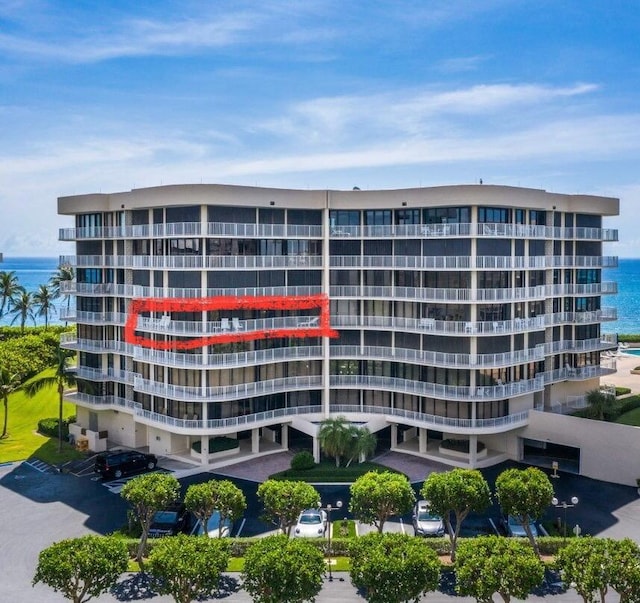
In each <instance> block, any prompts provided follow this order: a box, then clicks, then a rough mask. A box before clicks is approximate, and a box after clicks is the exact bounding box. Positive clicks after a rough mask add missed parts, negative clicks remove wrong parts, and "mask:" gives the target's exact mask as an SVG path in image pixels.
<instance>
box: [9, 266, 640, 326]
mask: <svg viewBox="0 0 640 603" xmlns="http://www.w3.org/2000/svg"><path fill="white" fill-rule="evenodd" d="M58 262H59V259H58V258H57V257H55V258H25V257H6V256H5V258H4V261H3V262H2V263H0V270H6V271H10V270H15V272H16V275H17V276H18V280H19V281H20V284H21V285H22V286H23V287H24V288H25V289H26V290H27V291H35V290H36V289H37V288H38V286H39V285H46V284H47V283H48V282H49V279H50V278H51V277H52V276H53V274H54V273H55V272H56V270H57V269H58ZM602 279H603V280H605V281H616V282H617V283H618V293H617V295H605V296H603V299H602V305H603V306H614V307H616V308H617V309H618V320H617V321H615V322H605V323H603V324H602V330H603V332H605V333H640V259H621V260H619V263H618V267H617V268H612V269H606V270H603V276H602ZM58 303H61V300H58ZM10 321H11V318H9V319H7V318H6V317H3V318H2V319H0V324H9V322H10ZM50 322H51V323H52V324H56V323H60V322H61V321H60V320H59V319H58V317H57V314H54V315H53V317H52V318H51V319H50ZM43 323H44V321H43V320H42V318H39V319H38V324H43Z"/></svg>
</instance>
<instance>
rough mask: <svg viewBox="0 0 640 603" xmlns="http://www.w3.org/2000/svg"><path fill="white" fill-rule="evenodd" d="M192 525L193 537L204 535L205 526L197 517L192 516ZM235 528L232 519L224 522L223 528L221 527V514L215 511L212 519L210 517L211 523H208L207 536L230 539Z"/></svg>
mask: <svg viewBox="0 0 640 603" xmlns="http://www.w3.org/2000/svg"><path fill="white" fill-rule="evenodd" d="M191 523H192V525H193V528H192V529H191V532H190V534H191V535H192V536H202V535H203V534H204V524H203V523H202V522H201V521H200V520H199V519H196V518H195V517H193V516H192V522H191ZM232 527H233V523H232V522H231V520H230V519H225V520H224V521H223V522H222V527H221V526H220V512H219V511H214V512H213V514H212V515H211V517H209V521H208V522H207V534H208V536H209V538H219V537H222V538H228V537H229V536H231V528H232Z"/></svg>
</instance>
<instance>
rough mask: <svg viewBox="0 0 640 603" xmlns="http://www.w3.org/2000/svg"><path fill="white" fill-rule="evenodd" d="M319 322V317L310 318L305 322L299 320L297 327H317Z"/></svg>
mask: <svg viewBox="0 0 640 603" xmlns="http://www.w3.org/2000/svg"><path fill="white" fill-rule="evenodd" d="M319 322H320V317H319V316H312V317H311V318H308V319H307V320H299V321H298V326H299V327H317V326H318V323H319Z"/></svg>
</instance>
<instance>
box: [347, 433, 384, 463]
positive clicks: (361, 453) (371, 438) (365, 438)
mask: <svg viewBox="0 0 640 603" xmlns="http://www.w3.org/2000/svg"><path fill="white" fill-rule="evenodd" d="M377 444H378V438H377V437H376V435H375V434H373V433H371V432H370V431H369V429H368V428H367V427H355V426H354V427H353V430H352V436H351V449H350V450H349V461H348V462H347V467H348V466H349V465H351V463H352V461H353V459H355V458H357V459H359V461H360V462H363V461H365V460H366V459H367V457H369V456H371V455H372V454H373V453H374V452H375V450H376V446H377Z"/></svg>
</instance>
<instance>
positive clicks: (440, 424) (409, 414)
mask: <svg viewBox="0 0 640 603" xmlns="http://www.w3.org/2000/svg"><path fill="white" fill-rule="evenodd" d="M65 399H66V400H68V401H69V402H72V403H75V404H79V405H81V406H87V407H89V408H95V409H107V408H113V409H117V410H124V411H125V412H127V411H128V412H131V414H132V415H134V417H135V418H136V419H137V420H142V421H144V422H145V423H148V424H150V425H154V426H159V427H165V428H168V429H171V430H176V431H189V432H192V433H197V432H201V431H203V432H207V431H211V430H227V431H229V430H232V429H240V428H243V429H246V428H247V427H248V426H252V425H260V424H269V423H271V424H273V423H277V422H282V421H283V420H286V419H288V418H291V417H295V416H305V415H318V416H319V417H321V416H322V414H323V411H322V407H321V406H295V407H291V408H279V409H275V410H270V411H264V412H259V413H252V414H247V415H242V416H239V417H228V418H225V419H209V420H206V421H205V420H202V419H179V418H177V417H169V416H167V415H164V414H161V413H157V412H153V411H150V410H144V409H143V408H142V405H141V404H140V403H138V402H132V401H129V400H125V399H123V398H118V397H116V396H104V397H101V396H92V395H88V394H82V393H72V394H68V395H66V396H65ZM331 412H332V413H340V414H351V415H357V416H359V417H362V418H361V419H360V420H362V421H365V420H366V419H367V417H368V416H372V415H384V416H388V417H394V418H399V419H404V420H406V421H408V422H410V423H413V424H417V425H420V426H424V427H433V428H436V429H443V428H446V429H447V430H449V431H453V432H456V433H466V432H468V431H473V432H480V433H482V432H495V431H506V430H509V429H515V428H518V427H522V426H524V425H526V424H527V421H528V417H529V411H528V410H525V411H522V412H518V413H514V414H511V415H507V416H504V417H495V418H491V419H457V418H452V417H440V416H438V415H430V414H426V413H419V412H414V411H409V410H405V409H401V408H384V407H380V406H369V405H364V406H359V405H344V404H332V405H331Z"/></svg>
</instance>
